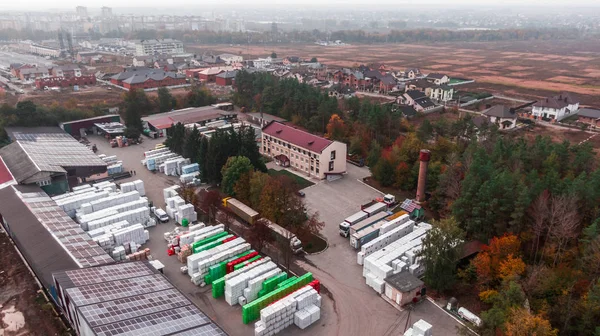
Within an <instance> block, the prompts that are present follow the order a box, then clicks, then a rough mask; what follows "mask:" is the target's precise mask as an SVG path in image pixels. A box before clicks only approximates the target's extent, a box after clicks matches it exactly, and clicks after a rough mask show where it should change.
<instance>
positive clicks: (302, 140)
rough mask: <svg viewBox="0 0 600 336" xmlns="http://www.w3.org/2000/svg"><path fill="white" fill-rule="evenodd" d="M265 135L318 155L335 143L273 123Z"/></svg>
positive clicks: (269, 125) (265, 131) (264, 130)
mask: <svg viewBox="0 0 600 336" xmlns="http://www.w3.org/2000/svg"><path fill="white" fill-rule="evenodd" d="M262 131H263V133H265V134H267V135H270V136H272V137H275V138H279V139H281V140H283V141H286V142H289V143H291V144H294V145H296V146H298V147H302V148H304V149H308V150H311V151H313V152H316V153H321V152H323V150H324V149H325V148H326V147H327V146H329V145H330V144H332V143H333V141H331V140H328V139H325V138H322V137H320V136H316V135H314V134H310V133H308V132H305V131H301V130H299V129H296V128H294V127H291V126H287V125H284V124H282V123H279V122H276V121H272V122H270V123H269V124H267V126H265V127H264V128H263V129H262Z"/></svg>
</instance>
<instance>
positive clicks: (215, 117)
mask: <svg viewBox="0 0 600 336" xmlns="http://www.w3.org/2000/svg"><path fill="white" fill-rule="evenodd" d="M227 106H229V105H227ZM227 106H224V107H223V108H220V106H219V104H215V105H214V106H203V107H188V108H184V109H180V110H175V111H171V112H165V113H159V114H153V115H151V116H147V117H144V118H142V121H143V122H144V125H145V127H146V128H148V129H150V130H151V131H155V132H158V133H159V134H160V135H161V136H166V130H167V129H169V128H171V126H173V125H175V124H177V123H182V124H184V125H187V124H194V123H195V124H199V125H200V126H204V125H206V123H209V122H213V121H219V120H225V121H227V122H229V121H232V120H234V119H236V118H237V113H235V112H229V111H226V110H225V109H226V108H227Z"/></svg>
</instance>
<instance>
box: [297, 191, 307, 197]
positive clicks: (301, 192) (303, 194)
mask: <svg viewBox="0 0 600 336" xmlns="http://www.w3.org/2000/svg"><path fill="white" fill-rule="evenodd" d="M298 196H300V197H304V196H306V194H305V193H304V191H302V190H299V191H298Z"/></svg>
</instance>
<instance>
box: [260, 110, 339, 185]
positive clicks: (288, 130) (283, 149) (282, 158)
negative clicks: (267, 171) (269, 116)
mask: <svg viewBox="0 0 600 336" xmlns="http://www.w3.org/2000/svg"><path fill="white" fill-rule="evenodd" d="M260 151H261V153H262V154H264V155H267V156H270V157H273V158H276V162H277V163H278V164H280V165H283V166H289V167H291V168H293V169H295V170H299V171H301V172H302V173H304V174H306V175H307V176H311V177H315V178H318V179H324V178H325V177H327V176H328V175H339V174H343V173H345V172H346V151H347V150H346V144H345V143H342V142H339V141H331V140H329V139H325V138H322V137H320V136H316V135H314V134H311V133H308V132H305V131H302V130H299V129H297V128H295V127H292V126H288V125H285V124H282V123H279V122H276V121H271V122H270V123H268V124H267V125H266V126H265V127H263V129H262V144H261V146H260Z"/></svg>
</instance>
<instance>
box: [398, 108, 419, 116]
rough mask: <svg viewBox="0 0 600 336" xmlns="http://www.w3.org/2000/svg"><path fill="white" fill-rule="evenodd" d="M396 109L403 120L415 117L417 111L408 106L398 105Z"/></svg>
mask: <svg viewBox="0 0 600 336" xmlns="http://www.w3.org/2000/svg"><path fill="white" fill-rule="evenodd" d="M396 109H397V110H398V111H400V113H402V115H403V116H404V117H405V118H412V117H414V116H416V115H417V110H415V108H414V107H412V106H409V105H398V106H397V107H396Z"/></svg>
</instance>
